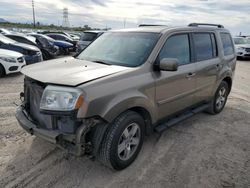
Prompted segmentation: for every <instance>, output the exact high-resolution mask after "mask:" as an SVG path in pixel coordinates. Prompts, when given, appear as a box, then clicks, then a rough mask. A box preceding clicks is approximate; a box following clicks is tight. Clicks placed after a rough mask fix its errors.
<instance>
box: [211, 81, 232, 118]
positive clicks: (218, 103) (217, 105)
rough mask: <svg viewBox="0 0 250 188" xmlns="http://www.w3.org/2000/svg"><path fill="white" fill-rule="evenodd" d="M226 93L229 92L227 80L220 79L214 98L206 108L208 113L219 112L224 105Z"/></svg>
mask: <svg viewBox="0 0 250 188" xmlns="http://www.w3.org/2000/svg"><path fill="white" fill-rule="evenodd" d="M228 94H229V87H228V84H227V82H225V81H222V82H221V84H220V85H219V87H218V89H217V91H216V93H215V96H214V99H213V100H212V102H211V105H210V107H209V109H208V110H207V112H208V113H210V114H218V113H220V112H221V111H222V110H223V108H224V107H225V105H226V102H227V97H228Z"/></svg>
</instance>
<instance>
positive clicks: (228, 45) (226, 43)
mask: <svg viewBox="0 0 250 188" xmlns="http://www.w3.org/2000/svg"><path fill="white" fill-rule="evenodd" d="M220 37H221V42H222V45H223V51H224V55H225V56H227V55H232V54H234V45H233V41H232V38H231V35H230V34H229V33H220Z"/></svg>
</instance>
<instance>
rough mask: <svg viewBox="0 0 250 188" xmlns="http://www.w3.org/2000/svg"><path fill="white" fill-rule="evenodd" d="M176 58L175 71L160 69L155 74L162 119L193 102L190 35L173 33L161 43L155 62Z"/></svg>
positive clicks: (159, 112) (193, 67)
mask: <svg viewBox="0 0 250 188" xmlns="http://www.w3.org/2000/svg"><path fill="white" fill-rule="evenodd" d="M163 58H176V59H177V60H178V62H179V67H178V70H177V71H174V72H171V71H160V72H159V73H157V76H156V102H157V106H158V116H159V119H162V118H164V117H166V116H168V115H171V114H173V113H175V112H177V111H180V110H182V109H184V108H186V107H189V106H191V105H192V104H193V99H194V91H195V64H194V63H193V62H192V61H191V48H190V35H189V34H188V33H181V34H173V35H171V36H170V37H168V38H167V40H166V42H165V44H164V45H163V47H162V49H161V51H160V53H159V55H158V58H157V62H160V60H161V59H163Z"/></svg>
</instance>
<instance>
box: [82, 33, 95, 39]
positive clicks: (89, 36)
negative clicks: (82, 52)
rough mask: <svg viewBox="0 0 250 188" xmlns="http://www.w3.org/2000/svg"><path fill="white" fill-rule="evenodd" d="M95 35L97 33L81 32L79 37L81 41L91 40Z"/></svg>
mask: <svg viewBox="0 0 250 188" xmlns="http://www.w3.org/2000/svg"><path fill="white" fill-rule="evenodd" d="M96 36H97V33H87V32H86V33H83V34H82V35H81V39H80V40H82V41H92V40H94V39H95V37H96Z"/></svg>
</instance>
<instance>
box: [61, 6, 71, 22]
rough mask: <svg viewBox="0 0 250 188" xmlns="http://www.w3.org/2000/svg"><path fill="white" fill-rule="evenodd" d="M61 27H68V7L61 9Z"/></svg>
mask: <svg viewBox="0 0 250 188" xmlns="http://www.w3.org/2000/svg"><path fill="white" fill-rule="evenodd" d="M62 26H63V27H69V26H70V25H69V11H68V8H64V9H63V23H62Z"/></svg>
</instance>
